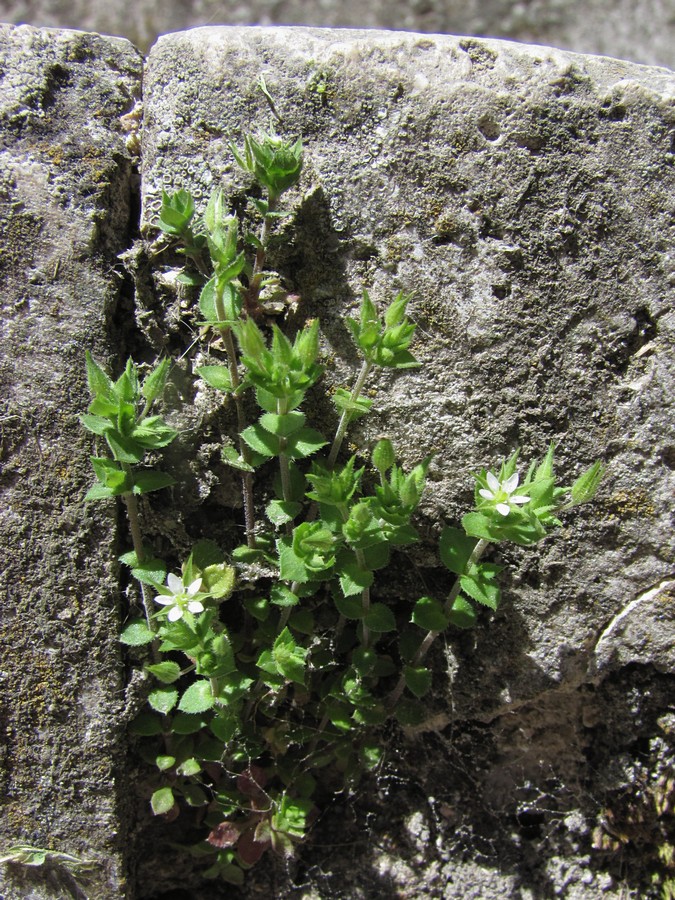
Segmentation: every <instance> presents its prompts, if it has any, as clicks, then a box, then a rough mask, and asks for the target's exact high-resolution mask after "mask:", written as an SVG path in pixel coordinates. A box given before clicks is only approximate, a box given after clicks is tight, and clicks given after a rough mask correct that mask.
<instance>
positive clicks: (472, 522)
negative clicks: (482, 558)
mask: <svg viewBox="0 0 675 900" xmlns="http://www.w3.org/2000/svg"><path fill="white" fill-rule="evenodd" d="M462 528H463V529H464V531H465V532H466V533H467V534H468V535H470V536H471V537H476V538H481V539H482V540H484V541H499V540H501V534H500V532H499V529H497V528H495V526H494V525H493V524H492V520H491V519H489V518H488V517H487V516H484V515H483V513H479V512H469V513H467V514H466V515H465V516H463V517H462Z"/></svg>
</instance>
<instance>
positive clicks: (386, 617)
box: [363, 603, 396, 634]
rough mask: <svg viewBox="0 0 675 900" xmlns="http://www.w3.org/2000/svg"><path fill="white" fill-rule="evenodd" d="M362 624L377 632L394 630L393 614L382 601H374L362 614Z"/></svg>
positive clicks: (394, 620)
mask: <svg viewBox="0 0 675 900" xmlns="http://www.w3.org/2000/svg"><path fill="white" fill-rule="evenodd" d="M363 624H364V625H366V626H367V627H368V628H369V629H370V630H371V631H375V632H377V633H378V634H380V633H382V632H385V631H396V619H395V618H394V614H393V612H392V611H391V610H390V609H389V607H388V606H385V605H384V603H374V604H373V605H372V606H371V607H370V609H369V610H368V612H367V613H366V615H365V616H364V619H363Z"/></svg>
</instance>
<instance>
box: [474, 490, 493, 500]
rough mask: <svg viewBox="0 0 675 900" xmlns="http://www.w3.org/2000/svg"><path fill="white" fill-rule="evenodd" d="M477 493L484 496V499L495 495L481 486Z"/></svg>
mask: <svg viewBox="0 0 675 900" xmlns="http://www.w3.org/2000/svg"><path fill="white" fill-rule="evenodd" d="M478 493H479V494H480V495H481V497H485V499H486V500H494V499H495V495H494V494H493V493H492V491H487V490H486V489H485V488H481V489H480V490H479V491H478Z"/></svg>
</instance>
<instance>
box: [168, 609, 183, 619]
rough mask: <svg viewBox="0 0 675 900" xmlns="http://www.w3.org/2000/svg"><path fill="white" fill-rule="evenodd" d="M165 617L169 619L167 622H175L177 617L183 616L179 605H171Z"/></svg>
mask: <svg viewBox="0 0 675 900" xmlns="http://www.w3.org/2000/svg"><path fill="white" fill-rule="evenodd" d="M167 618H168V619H169V622H177V621H178V620H179V619H182V618H183V610H182V609H181V608H180V606H173V607H172V608H171V609H170V610H169V615H168V617H167Z"/></svg>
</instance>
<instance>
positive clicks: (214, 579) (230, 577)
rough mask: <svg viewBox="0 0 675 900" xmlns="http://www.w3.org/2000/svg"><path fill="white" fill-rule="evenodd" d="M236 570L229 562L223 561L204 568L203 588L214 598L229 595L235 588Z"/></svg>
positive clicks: (218, 598) (220, 598) (222, 597)
mask: <svg viewBox="0 0 675 900" xmlns="http://www.w3.org/2000/svg"><path fill="white" fill-rule="evenodd" d="M235 579H236V571H235V570H234V568H233V567H232V566H228V565H227V563H224V562H221V563H216V564H214V565H211V566H206V568H203V569H202V590H203V591H205V592H208V593H209V594H210V595H211V596H212V597H213V598H214V600H223V599H225V598H226V597H229V596H230V594H231V593H232V591H233V590H234V584H235Z"/></svg>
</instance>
